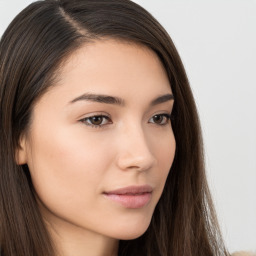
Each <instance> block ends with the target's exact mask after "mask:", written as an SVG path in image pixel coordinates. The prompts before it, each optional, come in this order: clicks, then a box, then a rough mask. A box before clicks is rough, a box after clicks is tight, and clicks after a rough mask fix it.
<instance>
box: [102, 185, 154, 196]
mask: <svg viewBox="0 0 256 256" xmlns="http://www.w3.org/2000/svg"><path fill="white" fill-rule="evenodd" d="M152 191H153V188H152V187H151V186H149V185H143V186H128V187H123V188H119V189H115V190H111V191H106V192H104V194H107V195H109V194H115V195H125V194H131V195H133V194H134V195H135V194H142V193H151V192H152Z"/></svg>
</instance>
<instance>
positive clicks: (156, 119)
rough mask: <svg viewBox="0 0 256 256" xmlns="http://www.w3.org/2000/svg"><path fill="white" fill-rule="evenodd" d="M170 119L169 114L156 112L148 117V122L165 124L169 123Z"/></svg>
mask: <svg viewBox="0 0 256 256" xmlns="http://www.w3.org/2000/svg"><path fill="white" fill-rule="evenodd" d="M170 119H171V116H170V115H169V114H157V115H154V116H152V117H151V118H150V119H149V123H154V124H158V125H166V124H168V123H169V120H170Z"/></svg>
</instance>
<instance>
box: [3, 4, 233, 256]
mask: <svg viewBox="0 0 256 256" xmlns="http://www.w3.org/2000/svg"><path fill="white" fill-rule="evenodd" d="M0 86H1V87H0V104H1V105H0V111H1V115H0V116H1V122H0V123H1V125H0V136H1V138H0V141H1V158H0V162H1V170H0V175H1V177H0V183H1V186H0V191H1V201H0V202H1V205H0V212H1V214H0V221H1V222H0V223H1V234H0V237H1V240H0V241H1V242H0V243H1V249H2V253H3V254H4V255H5V256H18V255H19V256H21V255H24V256H25V255H26V256H35V255H36V256H39V255H42V256H48V255H49V256H50V255H52V256H53V255H64V256H66V255H76V256H79V255H90V256H94V255H95V256H96V255H104V256H110V255H111V256H112V255H113V256H116V255H120V256H123V255H138V256H143V255H145V256H146V255H147V256H156V255H159V256H160V255H161V256H167V255H172V256H181V255H183V256H199V255H202V256H205V255H209V256H210V255H228V252H227V251H226V249H225V247H224V245H223V242H222V238H221V234H220V231H219V227H218V224H217V220H216V216H215V212H214V208H213V204H212V201H211V197H210V194H209V189H208V186H207V182H206V177H205V170H204V160H203V148H202V139H201V132H200V125H199V120H198V115H197V111H196V107H195V102H194V99H193V96H192V93H191V90H190V87H189V83H188V80H187V77H186V74H185V71H184V68H183V65H182V62H181V60H180V57H179V55H178V53H177V51H176V49H175V46H174V44H173V43H172V41H171V39H170V37H169V35H168V34H167V33H166V31H165V30H164V29H163V28H162V27H161V25H160V24H159V23H158V22H157V21H156V20H155V19H154V18H153V17H152V16H151V15H150V14H149V13H148V12H147V11H145V10H144V9H143V8H141V7H140V6H138V5H137V4H135V3H133V2H131V1H129V0H107V1H104V0H94V1H88V0H76V1H68V0H45V1H38V2H35V3H33V4H31V5H30V6H28V7H27V8H26V9H25V10H23V11H22V12H21V13H20V14H19V15H18V16H17V17H16V18H15V19H14V20H13V22H12V23H11V24H10V26H9V27H8V29H7V30H6V32H5V33H4V35H3V37H2V39H1V42H0Z"/></svg>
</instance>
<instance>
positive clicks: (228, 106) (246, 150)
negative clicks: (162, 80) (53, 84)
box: [0, 0, 256, 252]
mask: <svg viewBox="0 0 256 256" xmlns="http://www.w3.org/2000/svg"><path fill="white" fill-rule="evenodd" d="M31 2H32V1H29V0H26V1H25V0H0V35H1V34H2V33H3V31H4V30H5V29H6V27H7V25H8V24H9V23H10V21H11V20H12V19H13V17H14V16H15V15H16V14H17V13H18V12H19V11H20V10H21V9H23V8H24V7H25V6H26V5H28V4H29V3H31ZM135 2H137V3H139V4H141V5H142V6H143V7H145V8H146V9H147V10H148V11H150V12H151V13H152V14H153V15H154V16H155V17H156V18H157V19H158V20H159V21H160V23H162V25H163V26H164V27H165V28H166V30H167V31H168V32H169V34H170V35H171V37H172V38H173V41H174V43H175V44H176V46H177V48H178V51H179V53H180V55H181V57H182V59H183V62H184V65H185V68H186V70H187V73H188V77H189V79H190V82H191V86H192V89H193V92H194V95H195V98H196V101H197V105H198V109H199V114H200V117H201V123H202V129H203V135H204V141H205V151H206V164H207V174H208V180H209V183H210V187H211V191H212V193H213V197H214V201H215V205H216V210H217V213H218V217H219V220H220V224H221V228H222V231H223V236H224V239H225V241H226V244H227V246H228V249H229V250H230V251H231V252H233V251H236V250H254V251H255V250H256V100H255V98H256V1H255V0H240V1H237V0H222V1H220V0H219V1H213V0H205V1H198V0H179V1H178V0H158V1H156V0H136V1H135Z"/></svg>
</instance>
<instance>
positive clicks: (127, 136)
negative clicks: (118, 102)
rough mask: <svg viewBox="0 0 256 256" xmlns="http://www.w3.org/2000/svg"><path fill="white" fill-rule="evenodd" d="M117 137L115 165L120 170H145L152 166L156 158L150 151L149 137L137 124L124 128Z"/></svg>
mask: <svg viewBox="0 0 256 256" xmlns="http://www.w3.org/2000/svg"><path fill="white" fill-rule="evenodd" d="M118 137H119V141H118V145H119V146H118V154H117V165H118V168H119V169H121V170H131V169H134V170H137V171H146V170H149V169H150V168H152V167H153V166H154V164H155V163H156V158H155V156H154V154H152V152H151V149H152V148H151V147H152V145H151V147H150V138H148V139H147V136H146V134H145V133H144V132H143V129H142V127H141V126H139V125H137V126H136V125H134V126H133V127H129V128H126V129H125V130H124V131H123V132H122V133H121V135H120V136H118Z"/></svg>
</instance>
